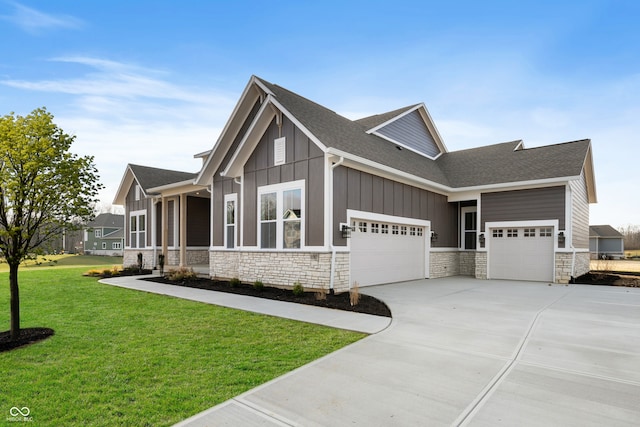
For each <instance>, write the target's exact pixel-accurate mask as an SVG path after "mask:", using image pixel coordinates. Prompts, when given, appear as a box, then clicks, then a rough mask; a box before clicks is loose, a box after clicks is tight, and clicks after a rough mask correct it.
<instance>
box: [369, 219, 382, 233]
mask: <svg viewBox="0 0 640 427" xmlns="http://www.w3.org/2000/svg"><path fill="white" fill-rule="evenodd" d="M371 232H372V233H374V234H375V233H379V232H380V224H378V223H376V222H372V223H371Z"/></svg>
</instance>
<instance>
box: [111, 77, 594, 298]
mask: <svg viewBox="0 0 640 427" xmlns="http://www.w3.org/2000/svg"><path fill="white" fill-rule="evenodd" d="M196 157H200V158H202V167H201V169H200V170H199V171H198V172H196V173H188V172H178V171H170V170H165V169H157V168H151V167H146V166H138V165H129V166H128V167H127V169H126V171H125V174H124V177H123V179H122V182H121V185H120V187H119V189H118V192H117V194H116V197H115V200H114V204H116V205H124V207H125V211H126V214H125V218H126V221H125V223H126V233H125V236H126V237H125V238H126V243H125V254H124V257H125V264H126V263H133V262H135V257H136V255H137V253H139V252H142V253H143V257H144V259H145V264H146V265H148V266H154V265H155V264H156V262H157V255H158V253H164V254H165V255H166V256H167V258H166V259H167V260H168V265H181V266H188V265H206V266H208V270H209V273H210V275H211V276H216V277H221V278H233V277H237V278H239V279H241V280H243V281H248V282H252V281H255V280H261V281H263V282H265V283H269V284H273V285H284V286H290V285H291V284H293V283H294V282H295V281H299V282H300V283H302V284H303V285H304V286H305V287H307V288H331V289H335V290H346V289H348V288H349V287H350V286H352V284H353V283H354V282H358V283H359V285H360V286H367V285H375V284H380V283H389V282H396V281H405V280H413V279H422V278H437V277H445V276H452V275H469V276H473V277H477V278H483V279H484V278H491V279H514V280H533V281H547V282H560V283H567V282H568V281H569V280H570V279H571V277H577V276H579V275H581V274H583V273H586V272H587V271H589V225H588V224H589V204H590V203H595V202H596V189H595V180H594V171H593V161H592V152H591V142H590V141H589V140H580V141H572V142H566V143H561V144H555V145H549V146H544V147H536V148H529V149H527V148H525V146H524V144H523V142H522V141H512V142H506V143H500V144H494V145H489V146H483V147H478V148H474V149H468V150H462V151H455V152H449V151H448V150H447V148H446V145H445V143H444V141H443V140H442V138H441V136H440V134H439V133H438V131H437V129H436V126H435V123H434V122H433V120H432V118H431V116H430V115H429V112H428V111H427V109H426V107H425V105H424V104H416V105H411V106H408V107H405V108H401V109H398V110H394V111H390V112H387V113H383V114H379V115H374V116H370V117H365V118H362V119H360V120H349V119H347V118H345V117H342V116H340V115H339V114H337V113H335V112H334V111H331V110H329V109H327V108H325V107H323V106H321V105H319V104H316V103H314V102H312V101H310V100H308V99H306V98H304V97H302V96H300V95H298V94H296V93H293V92H291V91H289V90H287V89H284V88H282V87H280V86H277V85H275V84H272V83H269V82H267V81H265V80H263V79H260V78H258V77H255V76H254V77H252V78H251V79H250V81H249V83H248V84H247V86H246V87H245V89H244V91H243V93H242V95H241V97H240V99H239V101H238V103H237V105H236V107H235V108H234V110H233V112H232V114H231V117H230V118H229V120H228V121H227V123H226V125H225V127H224V129H223V130H222V133H221V134H220V136H219V138H218V140H217V142H216V144H215V145H214V147H213V148H212V149H211V150H209V151H206V152H204V153H200V154H197V155H196Z"/></svg>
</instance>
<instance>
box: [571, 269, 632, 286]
mask: <svg viewBox="0 0 640 427" xmlns="http://www.w3.org/2000/svg"><path fill="white" fill-rule="evenodd" d="M573 283H576V284H580V285H605V286H627V287H630V288H640V276H635V275H631V274H613V273H609V272H602V271H591V272H589V273H587V274H583V275H582V276H580V277H578V278H576V279H575V280H574V281H573Z"/></svg>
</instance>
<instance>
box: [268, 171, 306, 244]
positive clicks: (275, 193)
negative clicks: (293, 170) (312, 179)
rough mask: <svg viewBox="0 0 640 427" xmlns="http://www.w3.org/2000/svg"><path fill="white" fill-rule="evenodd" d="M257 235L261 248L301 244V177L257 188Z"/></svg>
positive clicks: (302, 216) (302, 231)
mask: <svg viewBox="0 0 640 427" xmlns="http://www.w3.org/2000/svg"><path fill="white" fill-rule="evenodd" d="M258 209H259V212H258V236H259V244H260V247H261V248H262V249H300V248H301V247H303V246H304V221H303V218H304V181H294V182H288V183H284V184H275V185H268V186H265V187H261V188H259V189H258Z"/></svg>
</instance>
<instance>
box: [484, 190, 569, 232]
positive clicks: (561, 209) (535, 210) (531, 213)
mask: <svg viewBox="0 0 640 427" xmlns="http://www.w3.org/2000/svg"><path fill="white" fill-rule="evenodd" d="M565 199H566V190H565V186H557V187H545V188H533V189H529V190H514V191H501V192H496V193H482V195H481V204H480V215H481V216H482V219H481V221H482V225H481V228H482V230H484V231H487V230H485V223H487V222H499V221H536V220H549V219H557V220H558V221H559V227H560V229H561V230H564V229H565ZM556 231H557V230H556Z"/></svg>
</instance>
